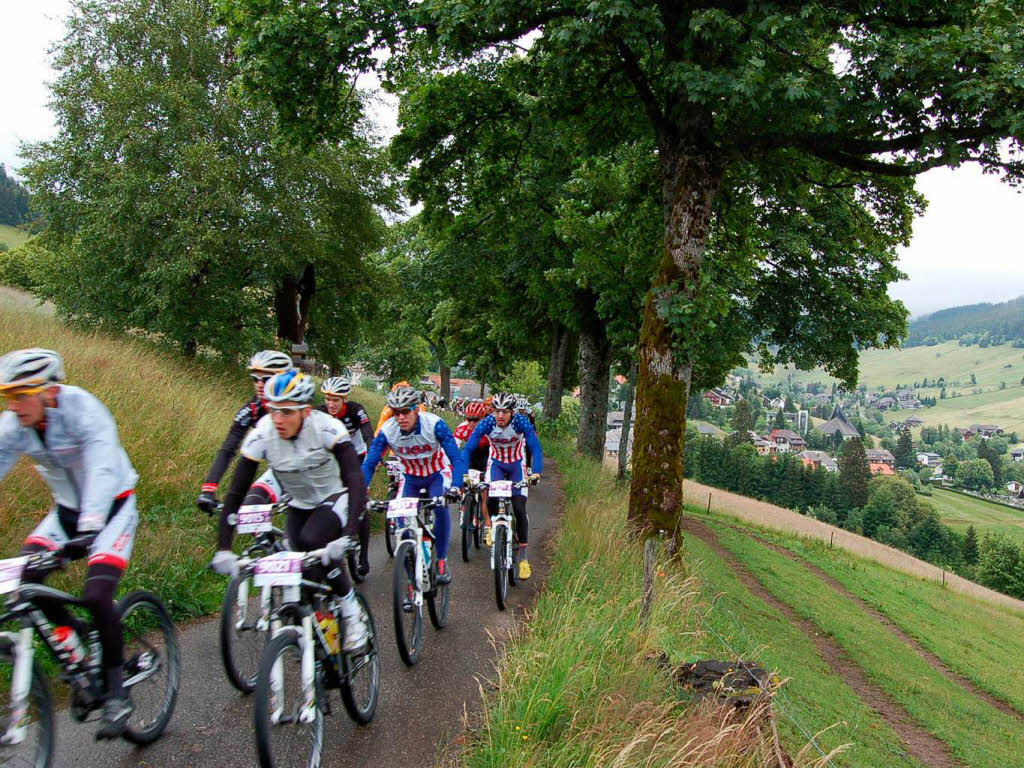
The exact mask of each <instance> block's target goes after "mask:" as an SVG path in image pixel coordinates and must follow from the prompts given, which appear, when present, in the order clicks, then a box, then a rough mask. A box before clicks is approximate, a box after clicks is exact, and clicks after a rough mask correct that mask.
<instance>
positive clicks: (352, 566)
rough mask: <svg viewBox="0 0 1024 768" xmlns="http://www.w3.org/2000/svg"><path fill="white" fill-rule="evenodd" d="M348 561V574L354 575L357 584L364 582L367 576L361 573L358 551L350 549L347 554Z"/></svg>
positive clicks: (353, 578)
mask: <svg viewBox="0 0 1024 768" xmlns="http://www.w3.org/2000/svg"><path fill="white" fill-rule="evenodd" d="M345 558H346V561H347V562H348V575H349V576H351V577H352V581H353V582H355V583H356V584H362V583H363V582H364V581H366V577H365V576H360V575H359V560H358V556H357V553H356V552H354V551H352V550H349V551H348V552H347V553H346V555H345Z"/></svg>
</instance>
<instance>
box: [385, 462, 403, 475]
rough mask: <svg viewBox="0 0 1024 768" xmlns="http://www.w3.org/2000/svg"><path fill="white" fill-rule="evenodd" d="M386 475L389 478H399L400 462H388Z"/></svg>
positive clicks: (400, 471) (400, 473) (400, 472)
mask: <svg viewBox="0 0 1024 768" xmlns="http://www.w3.org/2000/svg"><path fill="white" fill-rule="evenodd" d="M387 467H388V475H390V476H391V477H400V476H401V475H402V462H400V461H389V462H388V463H387Z"/></svg>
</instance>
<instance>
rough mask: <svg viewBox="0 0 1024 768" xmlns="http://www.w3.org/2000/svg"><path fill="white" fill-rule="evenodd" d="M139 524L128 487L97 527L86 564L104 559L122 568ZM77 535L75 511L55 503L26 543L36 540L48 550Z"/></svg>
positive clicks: (62, 544)
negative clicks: (97, 530)
mask: <svg viewBox="0 0 1024 768" xmlns="http://www.w3.org/2000/svg"><path fill="white" fill-rule="evenodd" d="M138 525H139V511H138V508H137V507H136V506H135V491H128V492H127V493H125V494H122V495H121V496H119V497H117V498H116V499H114V503H113V504H111V506H110V512H109V513H108V514H107V522H106V525H104V526H103V528H101V529H100V532H99V533H98V534H97V536H96V538H95V539H94V540H93V542H92V545H91V546H90V547H89V565H96V564H98V563H104V564H107V565H112V566H114V567H115V568H120V569H121V570H122V571H123V570H124V569H125V568H127V567H128V560H129V559H131V556H132V547H133V546H134V544H135V529H136V528H137V527H138ZM78 535H79V533H78V512H77V511H76V510H73V509H68V508H66V507H61V506H58V507H55V508H53V509H51V510H50V511H49V512H48V513H47V515H46V517H44V518H43V519H42V521H41V522H40V523H39V525H37V526H36V527H35V530H33V531H32V533H31V534H29V536H28V538H27V539H25V545H26V546H28V545H32V544H35V545H37V546H41V547H45V548H46V549H49V550H58V549H60V548H61V547H63V546H64V545H65V544H66V543H67V542H68V541H69V540H70V539H73V538H76V537H77V536H78Z"/></svg>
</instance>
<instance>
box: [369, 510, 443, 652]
mask: <svg viewBox="0 0 1024 768" xmlns="http://www.w3.org/2000/svg"><path fill="white" fill-rule="evenodd" d="M447 501H448V497H447V496H443V495H442V496H434V497H424V496H421V497H420V498H408V499H392V500H391V501H388V502H380V501H377V502H373V504H374V506H375V508H376V509H386V510H387V516H388V520H393V521H394V522H395V535H396V536H397V538H398V539H399V541H398V546H397V548H396V550H395V572H394V576H393V577H392V582H391V599H392V613H393V615H394V619H395V642H396V644H397V645H398V655H399V656H401V657H402V661H403V662H405V664H406V666H409V667H411V666H413V665H414V664H416V663H417V662H418V661H419V660H420V653H421V652H422V650H423V603H424V602H426V604H427V612H428V613H429V614H430V623H431V624H433V625H434V628H435V629H438V630H441V629H444V628H445V627H446V626H447V625H448V612H449V607H450V603H451V596H450V594H449V589H448V587H449V586H450V585H449V584H438V583H437V557H436V548H435V544H434V540H433V538H432V537H431V535H430V531H432V530H433V528H434V507H435V506H437V505H438V504H446V503H447ZM449 567H451V563H449Z"/></svg>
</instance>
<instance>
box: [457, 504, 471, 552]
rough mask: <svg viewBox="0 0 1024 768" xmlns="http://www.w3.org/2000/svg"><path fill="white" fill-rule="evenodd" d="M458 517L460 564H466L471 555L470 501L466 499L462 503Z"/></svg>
mask: <svg viewBox="0 0 1024 768" xmlns="http://www.w3.org/2000/svg"><path fill="white" fill-rule="evenodd" d="M460 512H461V514H460V516H459V518H460V520H461V521H462V525H461V526H459V527H460V528H462V562H464V563H468V562H469V558H470V557H471V556H472V554H473V541H472V539H473V502H472V500H471V499H468V498H467V499H466V500H465V501H464V502H462V508H461V510H460Z"/></svg>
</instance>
